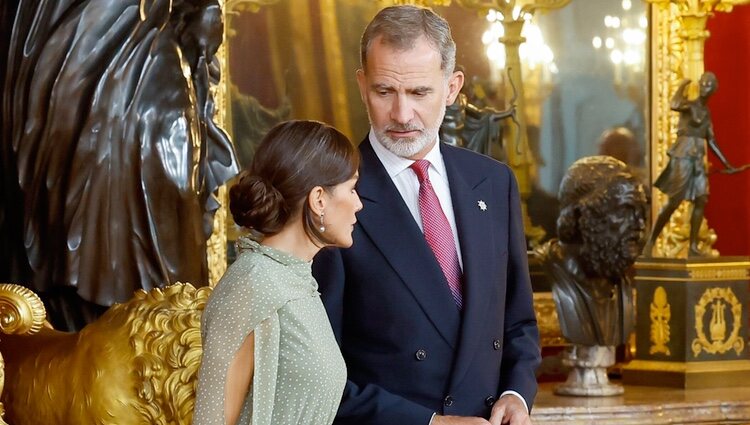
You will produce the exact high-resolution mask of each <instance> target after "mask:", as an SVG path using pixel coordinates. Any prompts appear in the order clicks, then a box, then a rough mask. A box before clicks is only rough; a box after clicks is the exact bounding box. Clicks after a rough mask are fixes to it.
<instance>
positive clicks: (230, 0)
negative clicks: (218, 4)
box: [224, 0, 279, 22]
mask: <svg viewBox="0 0 750 425" xmlns="http://www.w3.org/2000/svg"><path fill="white" fill-rule="evenodd" d="M278 1H279V0H224V8H225V9H226V10H227V11H229V12H234V11H236V12H246V11H247V12H253V13H257V12H258V11H259V10H260V8H261V7H263V6H271V5H273V4H276V3H278ZM225 22H226V21H225Z"/></svg>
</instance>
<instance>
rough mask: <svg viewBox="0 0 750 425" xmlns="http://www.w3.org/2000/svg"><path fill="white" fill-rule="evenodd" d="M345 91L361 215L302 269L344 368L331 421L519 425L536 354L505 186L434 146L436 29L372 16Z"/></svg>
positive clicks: (439, 34) (445, 76) (523, 263)
mask: <svg viewBox="0 0 750 425" xmlns="http://www.w3.org/2000/svg"><path fill="white" fill-rule="evenodd" d="M361 53H362V57H361V60H362V69H360V70H358V71H357V80H358V83H359V87H360V93H361V96H362V99H363V101H364V102H365V104H366V105H367V110H368V114H369V117H370V123H371V126H372V128H371V130H370V134H369V136H368V137H367V138H366V139H365V140H364V141H363V142H362V144H361V145H360V150H361V153H362V163H361V167H360V171H359V175H360V180H359V184H358V191H359V195H360V197H361V199H362V202H363V204H364V209H363V211H362V212H360V213H359V215H358V223H357V224H356V226H355V228H354V233H353V235H354V245H353V247H352V248H351V249H347V250H330V251H325V252H324V253H321V254H320V255H319V256H318V257H317V258H316V259H315V263H314V265H313V269H314V270H313V271H314V274H315V276H316V278H317V279H318V282H319V284H320V291H321V293H322V295H323V301H324V303H325V305H326V308H327V310H328V314H329V316H330V319H331V324H332V325H333V328H334V330H335V332H336V335H337V338H338V340H339V343H340V344H341V349H342V352H343V354H344V358H345V360H346V362H347V369H348V373H349V381H348V383H347V386H346V389H345V390H344V395H343V399H342V403H341V407H340V408H339V412H338V416H337V420H336V422H335V423H336V424H378V425H429V424H431V425H440V424H493V425H500V423H501V422H502V423H511V424H530V419H529V415H528V412H529V409H530V408H531V403H532V401H533V399H534V396H535V394H536V388H537V385H536V379H535V376H534V372H535V369H536V367H537V365H538V364H539V360H540V353H539V345H538V344H539V343H538V330H537V326H536V319H535V316H534V310H533V307H532V294H531V285H530V284H529V277H528V268H527V258H526V243H525V240H524V233H523V222H522V220H521V212H520V203H519V195H518V188H517V185H516V182H515V179H514V177H513V175H512V173H511V171H510V170H509V169H508V167H507V166H505V165H502V164H500V163H498V162H496V161H494V160H492V159H490V158H487V157H484V156H481V155H479V154H476V153H473V152H470V151H467V150H464V149H460V148H455V147H451V146H447V145H444V144H442V143H439V142H438V129H439V127H440V123H441V121H442V119H443V115H444V113H445V108H446V106H447V105H450V104H452V103H453V101H454V100H455V98H456V96H457V95H458V92H459V90H460V89H461V86H462V85H463V80H464V76H463V74H462V73H461V72H454V65H455V44H454V42H453V40H452V38H451V35H450V29H449V27H448V24H447V22H445V20H443V19H442V18H440V17H439V16H437V15H436V14H434V13H433V12H431V11H429V10H428V9H422V8H417V7H413V6H395V7H390V8H386V9H384V10H382V11H381V12H380V13H378V15H377V16H376V17H375V18H374V19H373V21H372V22H371V23H370V24H369V25H368V27H367V29H366V30H365V33H364V35H363V37H362V45H361Z"/></svg>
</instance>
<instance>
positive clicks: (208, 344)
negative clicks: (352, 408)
mask: <svg viewBox="0 0 750 425" xmlns="http://www.w3.org/2000/svg"><path fill="white" fill-rule="evenodd" d="M358 166H359V156H358V152H357V151H356V149H355V148H354V146H353V145H352V144H351V143H350V142H349V140H348V139H347V138H346V136H344V135H343V134H341V133H340V132H339V131H337V130H336V129H334V128H332V127H330V126H327V125H325V124H322V123H318V122H313V121H289V122H285V123H281V124H279V125H278V126H276V127H274V128H273V129H272V130H271V131H270V132H269V133H268V134H267V135H266V137H265V138H264V139H263V141H262V142H261V144H260V146H259V147H258V150H257V151H256V153H255V158H254V159H253V163H252V165H251V167H250V169H249V170H248V171H245V172H244V173H243V174H242V175H241V177H240V180H239V183H238V184H237V185H235V186H234V187H232V189H231V190H230V192H229V195H230V201H229V202H230V205H229V206H230V210H231V212H232V215H233V217H234V220H235V222H236V223H237V224H239V225H241V226H243V227H246V228H248V229H250V230H251V231H252V234H253V235H254V236H255V237H253V238H250V237H243V238H240V240H239V242H238V247H239V249H240V254H239V257H238V258H237V261H235V262H234V263H233V264H232V265H231V266H230V267H229V269H228V270H227V272H226V274H225V275H224V276H223V277H222V279H221V281H219V283H218V284H217V285H216V287H215V288H214V290H213V293H212V295H211V298H210V299H209V301H208V303H207V304H206V308H205V311H204V313H203V318H202V337H203V358H202V361H201V368H200V371H199V376H198V390H197V396H196V404H195V413H194V416H193V423H194V424H196V425H206V424H222V425H223V424H252V425H293V424H299V425H302V424H310V425H313V424H314V425H320V424H331V423H332V422H333V419H334V417H335V415H336V410H337V408H338V405H339V401H340V400H341V395H342V393H343V389H344V385H345V383H346V366H345V364H344V360H343V358H342V356H341V353H340V351H339V347H338V345H337V343H336V340H335V337H334V335H333V331H332V330H331V326H330V323H329V321H328V317H327V315H326V312H325V309H324V308H323V304H322V302H321V300H320V296H319V293H318V291H317V290H318V285H317V283H316V282H315V279H314V278H313V277H312V274H311V264H312V258H313V256H314V255H315V254H316V253H317V252H318V251H319V250H320V249H321V248H322V247H324V246H337V247H349V246H350V245H351V244H352V236H351V232H352V230H353V227H354V223H355V222H356V218H355V213H356V212H357V211H359V210H360V209H362V203H361V202H360V200H359V197H358V196H357V192H356V191H355V189H354V186H355V184H356V181H357V168H358Z"/></svg>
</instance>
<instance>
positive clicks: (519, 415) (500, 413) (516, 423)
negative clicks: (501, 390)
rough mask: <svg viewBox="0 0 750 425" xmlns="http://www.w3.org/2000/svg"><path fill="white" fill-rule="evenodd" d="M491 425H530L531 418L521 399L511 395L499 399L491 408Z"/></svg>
mask: <svg viewBox="0 0 750 425" xmlns="http://www.w3.org/2000/svg"><path fill="white" fill-rule="evenodd" d="M490 424H491V425H503V424H509V425H531V418H529V414H528V413H527V412H526V406H524V405H523V402H522V401H521V399H519V398H518V397H516V396H515V395H513V394H506V395H504V396H502V397H500V399H499V400H497V401H496V402H495V405H494V406H492V415H491V416H490Z"/></svg>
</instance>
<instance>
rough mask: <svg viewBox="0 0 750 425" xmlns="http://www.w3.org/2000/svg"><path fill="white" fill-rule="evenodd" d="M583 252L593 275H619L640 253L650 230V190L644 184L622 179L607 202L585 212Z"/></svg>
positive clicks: (609, 194)
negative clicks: (647, 217) (648, 218)
mask: <svg viewBox="0 0 750 425" xmlns="http://www.w3.org/2000/svg"><path fill="white" fill-rule="evenodd" d="M581 214H582V218H581V220H582V221H581V222H579V225H580V231H581V237H582V239H583V244H584V246H583V249H582V252H584V253H585V254H583V255H584V256H585V257H586V258H587V261H588V262H589V264H588V270H589V271H591V272H593V275H597V276H605V277H617V276H619V275H620V274H622V273H623V272H624V271H625V269H627V268H628V267H630V266H631V265H632V264H633V262H635V260H636V259H637V258H638V255H640V253H641V250H642V249H643V242H644V237H645V231H646V194H645V192H644V191H643V187H642V186H641V185H640V184H633V183H625V182H623V183H621V184H620V185H618V186H617V187H615V188H613V190H611V191H610V192H609V193H607V194H606V195H605V198H604V205H602V204H599V206H598V207H593V206H590V207H589V208H585V209H584V210H583V211H582V212H581Z"/></svg>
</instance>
